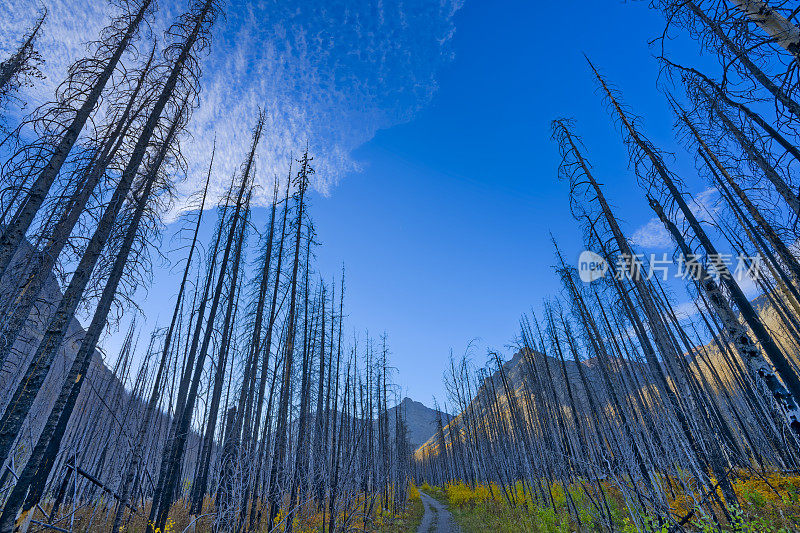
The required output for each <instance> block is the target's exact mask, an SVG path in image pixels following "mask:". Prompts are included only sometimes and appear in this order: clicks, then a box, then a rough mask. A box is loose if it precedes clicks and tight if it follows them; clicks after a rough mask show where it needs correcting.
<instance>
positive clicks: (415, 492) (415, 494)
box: [408, 483, 420, 501]
mask: <svg viewBox="0 0 800 533" xmlns="http://www.w3.org/2000/svg"><path fill="white" fill-rule="evenodd" d="M408 499H409V500H412V501H416V500H419V499H420V497H419V489H418V488H417V486H416V485H414V484H413V483H410V484H409V485H408Z"/></svg>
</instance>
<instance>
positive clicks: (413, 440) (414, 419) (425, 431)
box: [389, 397, 451, 450]
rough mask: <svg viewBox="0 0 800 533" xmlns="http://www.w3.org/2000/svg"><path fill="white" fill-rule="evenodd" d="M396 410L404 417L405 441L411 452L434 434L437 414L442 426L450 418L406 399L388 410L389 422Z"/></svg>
mask: <svg viewBox="0 0 800 533" xmlns="http://www.w3.org/2000/svg"><path fill="white" fill-rule="evenodd" d="M398 409H401V412H402V414H403V415H405V417H406V439H407V440H408V443H409V444H410V446H411V449H412V450H416V449H417V448H419V447H420V446H421V445H422V444H423V443H424V442H426V441H427V440H428V439H430V438H431V437H432V436H433V435H434V433H436V418H437V413H438V414H439V416H441V418H442V424H446V423H447V421H448V420H449V419H450V418H451V417H450V415H448V414H447V413H444V412H442V411H436V410H435V409H431V408H430V407H428V406H426V405H424V404H422V403H420V402H416V401H414V400H412V399H411V398H408V397H406V398H403V401H402V402H400V403H399V404H398V405H396V406H394V407H392V408H391V409H389V420H394V419H395V413H396V412H397V410H398Z"/></svg>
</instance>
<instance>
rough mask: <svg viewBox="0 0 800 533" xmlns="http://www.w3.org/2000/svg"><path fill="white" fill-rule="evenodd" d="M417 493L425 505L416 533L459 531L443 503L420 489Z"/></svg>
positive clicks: (453, 532) (451, 532) (455, 532)
mask: <svg viewBox="0 0 800 533" xmlns="http://www.w3.org/2000/svg"><path fill="white" fill-rule="evenodd" d="M419 495H420V497H421V498H422V504H423V505H424V506H425V514H424V515H423V516H422V523H421V524H420V525H419V529H417V533H459V532H460V531H461V530H460V529H458V526H457V525H456V524H455V522H453V516H452V515H451V514H450V511H448V510H447V507H445V506H444V504H442V503H441V502H440V501H439V500H437V499H436V498H432V497H430V496H428V495H427V494H425V493H424V492H422V491H420V493H419Z"/></svg>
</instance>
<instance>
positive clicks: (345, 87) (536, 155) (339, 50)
mask: <svg viewBox="0 0 800 533" xmlns="http://www.w3.org/2000/svg"><path fill="white" fill-rule="evenodd" d="M162 3H163V4H166V7H164V8H163V9H162V16H163V17H166V18H168V17H169V16H170V15H173V14H174V13H176V12H177V11H176V10H177V9H178V6H179V4H180V2H176V1H168V0H162ZM52 4H53V7H52V8H51V9H54V10H55V11H56V12H57V13H58V12H63V13H65V15H64V16H65V17H67V18H68V17H74V19H69V20H67V21H66V22H65V23H63V24H60V23H57V22H54V23H52V31H51V36H50V37H47V38H45V41H44V46H51V47H52V48H53V49H54V50H56V51H58V54H59V55H58V56H57V57H60V58H61V56H63V58H62V60H61V63H63V65H61V64H48V66H47V68H48V69H50V76H49V79H57V78H58V73H59V72H60V71H59V69H63V68H65V65H66V64H67V62H66V59H64V58H69V57H72V56H74V55H75V54H76V53H78V52H79V51H80V50H81V46H82V45H81V42H82V40H85V38H87V36H88V35H91V34H92V32H96V31H97V29H99V27H100V26H101V25H102V24H101V22H102V17H100V16H98V17H94V18H91V19H90V20H91V22H90V23H87V24H83V25H81V21H82V20H85V18H82V16H85V15H87V13H88V14H90V13H92V12H93V11H95V10H97V9H98V8H97V7H96V4H94V3H92V4H89V3H86V4H85V9H83V11H81V10H80V9H75V6H76V5H77V6H80V5H81V4H80V3H77V2H72V1H68V0H57V1H54V2H52ZM48 5H50V4H48ZM300 5H301V4H294V3H291V2H279V1H275V0H270V1H263V2H257V3H247V2H241V1H238V2H237V1H231V2H229V3H228V6H229V7H228V10H229V14H228V17H227V20H226V21H225V22H224V23H222V25H221V26H220V27H218V28H217V30H216V31H215V46H217V47H218V50H215V51H214V52H212V55H211V57H210V58H209V59H208V60H206V62H205V68H204V70H205V77H204V80H205V81H204V92H203V95H202V98H203V106H202V107H201V108H200V109H199V110H198V112H197V113H196V114H195V126H194V128H195V129H194V137H193V139H192V140H191V141H190V142H189V148H188V150H189V152H188V153H189V155H190V157H191V158H192V164H193V165H194V169H193V172H194V173H193V174H190V176H189V179H188V180H187V181H186V182H185V183H183V184H182V185H181V188H180V190H181V192H182V193H183V194H188V193H190V192H192V191H193V190H195V189H196V188H197V187H198V186H199V183H200V178H201V177H202V174H201V173H200V172H198V169H202V168H205V166H206V164H207V155H208V147H209V146H210V142H211V141H212V139H213V135H214V134H215V133H216V135H217V138H218V142H220V143H221V146H222V150H221V151H222V152H223V153H224V155H223V157H222V162H221V163H219V164H220V168H219V169H218V170H217V172H216V173H215V174H216V175H217V176H219V177H218V178H217V180H216V181H215V184H216V185H217V189H219V188H221V187H222V186H223V184H224V183H225V182H226V181H227V179H228V176H229V175H230V173H229V172H228V170H229V169H231V168H234V165H238V162H239V161H241V158H242V157H243V156H244V149H245V148H244V146H245V145H246V139H247V138H248V137H249V129H250V126H251V125H250V122H251V121H250V118H251V117H252V111H253V109H254V108H255V106H259V105H260V106H264V107H265V108H266V109H267V113H268V115H269V119H268V124H267V128H266V130H267V131H268V133H267V134H266V138H265V142H264V143H263V145H262V149H261V153H260V162H259V172H260V175H261V179H262V180H263V182H264V183H269V181H270V180H271V177H272V174H273V173H274V172H277V173H279V174H281V175H283V174H284V173H285V169H284V165H285V162H286V160H287V157H288V155H289V154H290V153H291V152H292V150H296V149H297V147H298V146H302V145H304V144H305V142H306V140H308V142H309V144H310V146H311V150H312V152H313V153H314V154H315V156H317V162H318V172H317V176H318V178H319V179H318V182H317V184H316V192H315V193H314V197H313V211H312V213H313V217H314V220H315V223H316V228H317V231H318V234H319V241H320V242H321V243H322V246H321V247H319V248H318V250H317V258H318V267H319V270H320V271H321V272H322V273H323V274H325V275H326V276H327V277H330V276H331V275H333V274H338V272H339V270H340V268H341V264H342V263H344V264H345V265H346V269H347V297H346V311H347V314H348V326H349V328H350V329H351V331H352V330H353V329H355V330H357V331H359V332H363V331H365V330H368V331H369V332H370V333H371V334H373V335H374V336H376V337H377V336H378V335H380V333H382V332H384V331H386V332H387V334H388V336H389V344H390V347H391V350H392V361H393V364H394V366H395V367H396V368H397V370H398V374H397V375H396V380H397V382H398V383H399V384H400V385H401V387H402V388H403V391H404V392H405V394H407V395H409V396H411V397H412V398H414V399H416V400H419V401H423V402H425V403H427V404H429V405H430V404H431V403H432V397H433V396H436V397H437V399H438V400H439V402H440V403H443V402H444V401H445V394H444V388H443V386H442V373H443V371H444V370H445V368H446V366H447V360H448V355H449V353H450V351H451V349H452V351H453V352H454V353H455V354H456V355H460V354H462V353H464V351H465V349H466V348H467V346H468V345H469V344H470V343H471V342H472V341H473V340H476V339H477V340H476V342H474V343H473V348H472V354H473V356H474V359H475V361H476V362H478V363H482V362H483V361H484V360H485V357H486V350H487V349H489V348H491V349H497V350H500V351H501V352H502V353H504V354H505V355H507V356H509V355H511V350H510V349H509V348H507V346H508V345H509V344H511V343H513V341H514V339H515V337H516V335H517V329H518V328H517V324H518V321H519V318H520V316H521V315H522V313H525V312H526V311H528V310H530V309H531V308H533V309H538V308H539V307H540V304H541V302H542V300H543V299H545V298H548V297H552V296H553V295H555V294H556V293H557V292H558V291H559V286H558V284H557V280H556V277H555V276H554V274H553V272H552V268H551V265H552V264H553V262H554V261H553V250H552V246H551V244H550V237H549V233H550V232H552V233H553V234H554V235H555V237H556V238H557V239H558V240H559V242H560V243H562V244H563V246H564V249H565V250H566V252H567V256H568V257H574V258H577V255H578V253H579V252H580V250H581V244H580V232H579V230H578V227H577V225H576V224H575V223H574V222H573V220H572V218H571V216H570V213H569V204H568V198H567V192H568V191H567V186H566V184H564V183H561V182H559V181H558V180H557V178H556V169H557V165H558V152H557V148H556V146H555V144H554V143H553V142H552V141H551V140H550V121H551V120H552V119H553V118H556V117H562V116H569V117H574V118H575V119H576V121H577V129H578V132H579V133H580V134H581V135H582V136H583V137H584V141H585V143H586V146H587V149H588V156H589V158H590V159H591V161H592V162H593V164H594V167H595V172H596V177H597V178H598V179H599V180H601V181H602V182H603V183H604V184H605V187H606V191H607V196H608V198H609V199H610V200H611V201H612V202H613V204H614V205H615V206H616V208H617V211H618V213H619V215H620V218H621V219H622V221H623V225H624V228H625V230H626V231H627V232H628V234H629V235H633V234H634V233H635V232H636V231H637V230H640V233H639V236H640V238H641V239H643V240H644V239H648V238H649V242H651V243H654V244H655V245H656V248H657V246H658V244H659V243H658V235H657V234H656V235H652V234H651V233H652V232H648V230H647V228H648V226H647V223H648V221H650V220H651V219H652V215H651V213H650V211H649V208H648V207H647V205H646V203H645V202H644V201H643V198H642V194H641V192H640V191H639V189H638V188H637V187H636V185H635V181H634V179H633V176H632V174H631V173H630V172H629V171H628V168H627V155H626V151H625V149H624V147H623V145H622V144H621V142H620V136H619V134H618V133H617V132H616V131H615V129H614V128H613V125H612V123H611V121H610V120H609V117H608V114H607V113H606V111H605V109H604V108H603V106H602V104H601V101H600V98H599V96H598V95H597V94H596V93H595V89H594V87H595V86H594V83H593V81H592V79H591V77H590V74H589V71H588V68H587V66H586V63H585V60H584V58H583V54H584V53H586V54H588V55H589V56H590V57H591V58H592V60H593V61H594V62H595V63H596V64H597V65H598V66H599V67H600V68H601V70H602V72H603V73H604V74H605V75H607V76H608V77H609V79H610V80H611V81H613V82H614V83H615V84H617V85H618V86H619V87H620V88H621V89H622V90H623V92H624V95H625V99H626V101H627V103H628V104H630V106H631V107H632V108H633V109H634V110H636V111H637V112H638V113H639V114H641V115H643V116H644V117H645V122H644V123H645V126H646V131H647V133H648V134H649V135H650V137H651V139H652V140H653V141H654V142H655V143H656V144H657V145H659V146H661V147H663V148H665V149H666V150H668V151H674V152H676V161H675V163H674V164H675V167H674V168H676V169H677V170H678V171H679V173H680V174H681V175H682V176H683V177H684V179H685V181H686V183H687V185H688V186H689V187H690V188H691V190H692V191H693V192H695V193H700V192H702V191H704V190H705V189H706V185H705V184H703V183H700V182H698V180H697V179H696V178H695V177H694V171H693V166H692V164H691V161H690V159H689V158H688V157H687V156H686V155H685V154H683V153H682V151H681V149H680V147H679V146H677V144H676V142H675V140H674V137H673V133H672V129H671V125H672V117H671V115H670V112H669V110H668V108H667V105H666V101H665V100H664V98H663V96H662V95H661V94H660V93H659V92H658V91H657V87H656V80H657V75H658V65H657V63H656V61H655V59H654V58H653V55H654V53H656V50H655V49H653V48H651V47H649V46H648V42H649V41H651V40H652V39H654V38H656V37H657V36H659V35H660V34H661V32H662V31H663V25H664V21H663V19H662V17H661V15H660V14H659V13H658V12H656V11H653V10H650V9H648V8H647V5H646V2H641V1H635V2H619V1H614V0H608V1H605V0H602V1H598V0H582V1H578V0H568V1H565V2H560V3H554V4H548V5H545V4H541V3H532V2H524V1H510V0H509V1H495V2H479V1H476V0H466V1H465V2H463V3H462V2H457V1H455V2H445V1H442V2H436V1H427V0H416V1H413V2H405V3H402V2H390V1H386V2H381V3H377V4H373V3H371V2H369V3H367V2H357V1H352V0H347V1H343V2H318V3H315V4H314V7H309V6H308V5H307V4H305V3H304V4H302V5H303V7H298V6H300ZM59 9H60V10H61V11H59ZM3 10H4V11H3ZM33 11H35V6H32V5H31V4H30V3H29V2H25V1H22V0H13V1H12V2H10V3H9V4H7V5H6V6H5V7H4V8H0V15H4V16H0V20H6V21H7V22H6V23H0V45H2V46H3V47H5V48H8V47H9V46H10V43H13V38H12V36H13V31H12V30H11V29H10V28H11V27H12V26H13V25H14V24H16V25H19V24H21V23H22V22H21V21H23V20H26V17H30V16H31V13H32V12H33ZM68 12H69V14H68V15H67V13H68ZM370 17H376V18H375V20H379V23H375V22H373V21H372V19H371V18H370ZM65 20H66V19H65ZM14 21H16V22H14ZM98 21H99V22H98ZM155 27H156V28H158V27H159V23H158V22H156V24H155ZM76 28H78V30H76ZM76 31H77V32H78V33H77V34H76ZM81 31H83V32H84V34H83V36H81V34H80V32H81ZM47 39H50V40H49V41H48V40H47ZM669 49H670V50H671V51H672V52H674V53H675V54H676V56H677V57H679V58H681V59H684V60H687V61H688V62H690V63H692V64H694V65H701V66H708V65H709V61H710V60H709V59H708V58H704V57H701V56H700V55H699V52H698V49H697V47H696V45H695V43H693V42H691V41H688V40H685V39H682V38H678V39H676V40H674V41H671V42H670V43H669ZM53 63H58V61H54V62H53ZM47 90H49V88H48V87H47V86H45V87H43V88H42V87H40V88H37V89H36V91H40V93H37V96H38V97H43V96H42V95H44V94H46V92H47ZM262 203H263V202H262ZM265 217H266V209H264V208H263V207H262V208H257V209H256V213H255V215H254V218H255V220H256V221H259V220H261V221H263V220H264V219H265ZM210 218H211V217H209V219H210ZM175 228H176V225H174V224H173V225H171V226H170V227H168V234H167V237H165V244H170V243H171V241H170V239H169V235H170V232H172V231H174V230H175ZM643 228H644V229H643ZM665 250H666V248H664V249H663V250H662V251H665ZM177 270H179V269H178V268H173V270H172V271H170V270H169V269H167V268H159V269H158V270H157V271H156V273H155V278H154V286H153V287H152V288H151V290H150V291H148V293H147V295H146V296H147V297H146V298H145V297H144V295H143V296H142V298H141V302H142V303H141V305H142V308H143V310H144V311H145V317H146V321H147V323H148V324H154V323H155V322H156V320H158V319H160V320H161V321H162V322H163V321H164V320H166V319H167V317H166V315H167V314H168V313H169V309H170V308H171V307H170V302H171V300H172V296H171V295H173V294H174V293H175V292H176V291H177V286H176V275H175V272H176V271H177ZM677 296H678V300H680V301H685V300H686V299H687V297H686V295H685V293H683V292H680V293H678V294H677ZM120 337H121V335H120V333H114V334H111V335H110V336H109V337H108V338H107V340H106V347H107V348H108V349H109V351H113V349H114V347H115V346H117V345H118V343H119V338H120ZM140 344H143V345H146V340H145V339H144V338H143V339H142V341H141V343H140Z"/></svg>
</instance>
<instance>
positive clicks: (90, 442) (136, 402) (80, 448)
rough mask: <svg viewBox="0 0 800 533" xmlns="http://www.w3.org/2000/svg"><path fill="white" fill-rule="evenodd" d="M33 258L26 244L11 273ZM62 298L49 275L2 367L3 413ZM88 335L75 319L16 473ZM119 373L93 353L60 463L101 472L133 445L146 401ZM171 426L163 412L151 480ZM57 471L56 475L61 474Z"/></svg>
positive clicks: (0, 288) (154, 435) (150, 461)
mask: <svg viewBox="0 0 800 533" xmlns="http://www.w3.org/2000/svg"><path fill="white" fill-rule="evenodd" d="M32 253H34V249H33V247H32V246H31V245H30V244H28V243H24V244H23V246H22V247H21V249H20V250H18V252H17V254H16V255H15V256H14V259H13V262H12V266H11V268H12V269H18V270H17V271H19V270H24V269H25V268H28V258H29V257H30V255H31V254H32ZM6 279H8V276H7V277H6ZM9 283H10V282H9V281H5V282H4V284H2V285H0V304H6V303H7V302H6V298H7V296H8V295H9V294H11V293H12V291H11V290H10V288H9V286H8V284H9ZM61 297H62V292H61V288H60V287H59V284H58V281H57V279H56V277H55V275H54V274H52V273H50V275H49V276H48V278H47V280H46V282H45V284H44V286H43V288H42V291H41V292H40V294H39V297H38V299H37V302H36V305H35V307H34V309H33V310H32V311H31V314H30V317H29V319H28V321H27V322H26V325H25V327H24V328H23V330H22V332H21V333H20V335H19V336H18V338H17V340H16V342H15V343H14V350H13V351H12V353H11V355H10V357H9V358H8V360H6V361H5V364H3V365H2V368H0V409H4V408H5V407H6V405H7V404H8V402H9V401H10V400H11V397H12V395H13V393H14V391H15V389H16V388H17V384H18V383H19V382H20V380H21V378H22V376H23V375H24V373H25V372H26V370H27V369H28V366H29V365H30V363H31V361H32V359H33V356H34V354H35V352H36V349H37V347H38V345H39V341H40V340H41V339H42V334H43V332H44V331H45V328H46V327H47V324H48V323H49V320H50V318H51V316H52V315H53V313H54V312H55V310H56V307H57V306H58V304H59V302H60V301H61ZM84 335H85V330H84V329H83V327H82V326H81V324H80V322H79V321H78V320H77V319H75V318H73V319H72V320H71V322H70V325H69V329H68V331H67V336H66V338H65V339H64V342H63V343H62V345H61V348H60V350H59V351H58V354H57V356H56V358H55V360H54V361H53V363H52V365H51V366H50V371H49V372H48V374H47V377H46V378H45V381H44V383H43V384H42V387H41V389H40V390H39V393H38V394H37V396H36V400H35V401H34V403H33V406H32V407H31V410H30V413H29V415H28V417H27V418H26V419H25V422H24V424H23V427H22V430H21V431H20V437H19V439H18V440H17V442H16V444H15V452H14V456H13V463H12V464H13V465H14V468H15V469H16V468H17V467H18V465H19V464H21V463H22V462H24V460H25V459H26V458H27V455H28V453H29V451H30V449H31V448H32V446H33V445H34V444H35V443H36V440H37V439H38V437H39V434H40V433H41V431H42V429H43V428H44V424H45V421H46V419H47V416H48V414H49V413H50V411H51V409H52V407H53V405H54V404H55V401H56V398H57V397H58V394H59V392H60V390H61V386H62V384H63V381H64V378H65V376H66V375H67V373H68V372H69V369H70V366H71V365H72V362H73V361H74V359H75V356H76V355H77V353H78V349H79V348H80V345H81V340H82V338H83V336H84ZM150 364H153V363H152V362H151V363H150ZM117 365H119V362H117ZM116 372H117V374H115V371H112V369H110V368H109V367H108V366H106V363H105V361H104V358H103V356H102V354H101V353H100V351H99V350H95V352H94V354H93V355H92V362H91V365H90V367H89V370H88V372H87V374H86V376H87V379H86V381H85V382H84V386H83V387H82V388H81V392H80V395H79V396H78V401H77V403H76V406H75V410H74V412H73V414H72V417H71V418H70V422H69V426H68V427H67V432H66V434H65V438H64V440H63V442H62V453H61V460H62V461H68V460H69V461H71V460H73V459H72V457H74V456H73V453H74V454H76V455H77V461H78V464H79V465H80V466H82V467H83V468H85V469H86V470H92V471H94V472H99V471H101V469H102V464H101V463H102V461H103V458H105V457H106V456H107V455H108V454H109V452H108V449H109V448H114V449H116V448H118V447H123V449H124V448H126V447H128V446H130V443H131V439H132V436H133V435H134V433H135V432H136V431H137V429H138V422H139V421H140V420H141V416H142V413H143V412H144V402H143V400H141V399H140V398H139V397H138V396H134V395H132V394H131V392H130V390H128V389H127V388H126V387H125V385H124V384H123V382H122V381H121V379H120V378H122V379H127V380H132V379H133V377H132V376H131V375H130V370H129V369H128V370H126V369H125V368H123V367H121V366H119V367H118V368H117V369H116ZM169 421H170V417H169V416H168V415H166V414H165V413H163V412H161V411H159V412H158V413H157V414H156V416H155V417H154V419H153V420H151V429H150V431H149V435H148V438H147V443H146V445H147V453H146V454H145V465H144V466H145V468H146V469H147V475H151V476H152V475H155V474H156V472H155V468H156V467H157V465H158V459H159V457H160V455H159V451H160V446H161V445H162V444H163V441H164V439H165V437H166V431H167V429H168V427H169ZM103 437H105V438H103ZM190 441H191V442H192V443H193V444H196V441H197V435H196V433H195V432H194V431H193V432H192V434H191V436H190ZM104 451H105V452H106V453H104ZM112 455H113V454H112ZM54 471H56V472H57V471H58V469H55V470H54ZM56 475H57V474H56Z"/></svg>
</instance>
